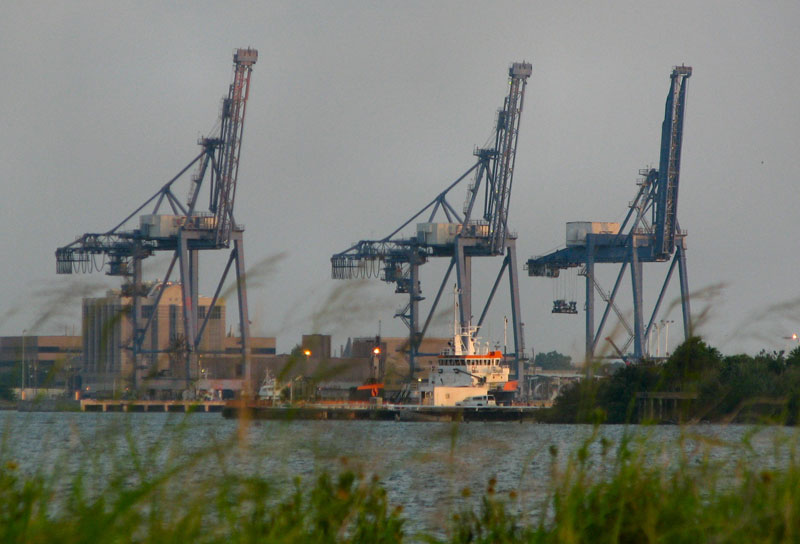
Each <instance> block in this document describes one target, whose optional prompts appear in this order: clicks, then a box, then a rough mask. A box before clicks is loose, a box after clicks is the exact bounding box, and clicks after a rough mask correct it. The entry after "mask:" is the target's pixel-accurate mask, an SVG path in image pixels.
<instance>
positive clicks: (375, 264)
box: [331, 62, 532, 376]
mask: <svg viewBox="0 0 800 544" xmlns="http://www.w3.org/2000/svg"><path fill="white" fill-rule="evenodd" d="M531 72H532V66H531V64H529V63H526V62H516V63H513V64H512V65H511V67H510V68H509V71H508V77H509V91H508V95H507V96H506V98H505V100H504V103H503V107H502V109H501V110H500V111H499V112H498V115H497V123H496V124H495V130H494V143H493V145H491V146H490V147H486V148H479V149H476V150H475V151H474V156H475V157H476V159H477V160H476V162H475V163H474V164H473V165H472V166H471V167H470V168H469V169H468V170H467V171H466V172H464V173H463V174H462V175H461V176H460V177H459V178H458V179H456V180H455V181H454V182H452V183H451V184H450V185H449V186H448V187H447V188H446V189H445V190H444V191H442V192H441V193H439V194H438V195H437V196H436V197H435V198H434V199H433V200H431V201H430V202H429V203H428V204H427V205H426V206H425V207H424V208H422V209H421V210H420V211H418V212H417V213H416V214H414V215H413V216H412V217H411V218H410V219H408V220H407V221H406V222H404V223H403V224H402V225H400V226H399V227H398V228H397V229H395V230H394V231H392V232H391V233H390V234H389V235H387V236H385V237H384V238H381V239H379V240H361V241H359V242H357V243H356V244H354V245H353V246H351V247H350V248H348V249H346V250H345V251H342V252H340V253H336V254H334V255H333V256H332V257H331V271H332V277H333V278H334V279H351V278H367V277H378V278H380V279H381V280H383V281H385V282H387V283H394V284H395V286H396V288H395V292H396V293H401V294H406V295H408V303H407V304H406V305H405V307H404V308H403V309H402V310H400V311H398V312H397V314H396V315H395V317H400V318H401V319H402V320H403V322H404V323H405V324H406V326H407V327H408V329H409V341H408V354H409V365H410V374H409V375H410V376H411V375H413V373H414V370H415V359H416V358H417V357H418V356H419V355H422V354H421V353H420V352H419V346H420V344H421V342H422V339H423V338H424V336H425V333H426V332H427V329H428V326H429V325H430V322H431V318H432V317H433V314H434V312H435V311H436V307H437V305H438V303H439V300H440V298H441V295H442V292H443V290H444V289H445V287H446V285H447V282H448V279H449V278H450V275H451V273H452V271H453V269H454V268H455V269H456V277H457V285H458V290H459V294H458V297H459V309H460V315H459V319H460V321H461V323H460V325H461V326H462V327H468V326H470V325H471V320H472V263H471V260H472V258H473V257H495V256H502V257H503V262H502V265H501V268H500V271H499V273H498V274H497V277H496V279H495V282H494V285H493V287H492V289H491V292H490V294H489V296H488V298H487V300H486V303H485V305H484V308H483V310H482V312H481V315H480V318H479V319H478V322H477V325H476V331H475V334H477V331H478V330H480V327H481V325H482V324H483V321H484V319H485V318H486V314H487V311H488V309H489V307H490V305H491V302H492V299H493V298H494V295H495V293H496V291H497V288H498V286H499V283H500V281H501V279H502V277H503V275H504V273H505V272H506V271H508V276H509V286H510V295H511V313H512V323H513V328H514V330H513V332H514V353H513V358H514V361H515V363H516V365H517V372H518V375H520V376H521V375H522V364H523V363H522V360H523V353H524V351H525V346H524V340H523V333H522V319H521V317H520V304H519V283H518V280H517V261H516V238H517V236H516V234H515V233H513V232H510V231H509V229H508V212H509V207H510V203H511V187H512V182H513V178H514V164H515V161H516V151H517V140H518V138H519V127H520V119H521V116H522V109H523V102H524V98H525V86H526V85H527V80H528V78H529V77H530V75H531ZM470 176H473V178H472V183H471V184H469V188H468V192H467V200H466V203H465V205H464V207H463V210H462V212H459V211H458V210H457V209H456V208H455V207H454V206H453V205H451V204H450V202H449V201H448V200H447V197H448V195H449V194H450V191H451V190H453V188H455V187H456V186H457V185H459V184H460V183H461V182H462V181H463V180H464V179H467V178H469V177H470ZM484 180H485V181H484ZM481 190H482V191H483V192H482V194H483V199H482V200H483V214H482V216H480V218H478V217H476V215H477V213H476V212H478V211H479V210H478V209H476V205H477V204H478V201H479V195H480V194H481ZM426 212H430V213H429V214H428V216H427V218H425V219H426V221H425V222H420V223H417V225H416V226H417V233H416V236H411V237H403V236H401V234H400V233H401V231H403V229H405V228H406V227H408V226H409V225H410V224H411V223H412V222H414V221H417V220H419V218H421V217H423V214H425V213H426ZM442 216H443V217H442ZM437 218H440V219H441V220H440V221H437ZM434 257H445V258H449V259H450V265H449V267H448V268H447V272H446V273H445V276H444V278H443V279H442V282H441V284H440V286H439V290H438V291H437V293H436V296H435V298H434V300H433V303H432V305H431V308H430V310H429V312H428V315H427V317H426V319H425V321H424V323H423V324H422V325H421V320H420V311H419V303H420V301H422V300H423V297H422V290H421V287H420V281H419V267H420V265H422V264H424V263H426V262H427V261H428V259H430V258H434ZM420 325H421V326H420ZM509 355H511V354H509Z"/></svg>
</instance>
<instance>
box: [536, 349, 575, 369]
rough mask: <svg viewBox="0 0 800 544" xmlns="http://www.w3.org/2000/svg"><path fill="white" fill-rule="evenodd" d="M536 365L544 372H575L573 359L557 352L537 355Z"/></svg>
mask: <svg viewBox="0 0 800 544" xmlns="http://www.w3.org/2000/svg"><path fill="white" fill-rule="evenodd" d="M534 365H535V366H538V367H540V368H542V369H544V370H574V367H573V366H572V357H570V356H569V355H564V354H563V353H559V352H557V351H549V352H547V353H537V354H536V357H535V358H534Z"/></svg>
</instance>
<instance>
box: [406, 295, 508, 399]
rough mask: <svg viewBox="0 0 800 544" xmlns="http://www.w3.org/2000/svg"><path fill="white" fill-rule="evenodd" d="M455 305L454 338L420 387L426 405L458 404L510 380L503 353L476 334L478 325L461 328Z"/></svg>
mask: <svg viewBox="0 0 800 544" xmlns="http://www.w3.org/2000/svg"><path fill="white" fill-rule="evenodd" d="M457 312H458V305H457V303H455V304H454V316H453V341H452V342H450V345H449V346H448V347H447V348H446V349H444V350H442V352H441V353H440V354H439V357H438V358H437V360H436V363H435V364H433V365H432V366H431V372H430V375H429V376H428V382H427V383H426V384H423V385H422V386H421V387H420V393H421V395H422V398H421V401H422V403H423V404H428V405H433V406H455V404H456V402H460V401H462V400H464V399H466V398H467V397H473V396H478V395H486V394H487V392H488V391H489V390H491V389H498V388H502V387H503V386H504V385H505V384H506V382H508V374H509V369H508V367H507V366H505V365H503V364H502V363H503V353H502V352H501V351H500V350H499V349H495V350H491V349H490V346H489V343H488V342H480V341H478V339H477V338H476V337H475V333H476V331H477V328H476V327H463V328H461V327H459V326H458V319H457Z"/></svg>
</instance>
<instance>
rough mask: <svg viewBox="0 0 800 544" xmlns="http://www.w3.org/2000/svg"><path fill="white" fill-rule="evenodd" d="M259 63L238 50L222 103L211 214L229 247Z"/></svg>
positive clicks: (255, 56) (250, 52)
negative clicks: (246, 118) (249, 106)
mask: <svg viewBox="0 0 800 544" xmlns="http://www.w3.org/2000/svg"><path fill="white" fill-rule="evenodd" d="M256 60H258V51H256V50H255V49H237V50H236V53H235V54H234V56H233V64H234V76H233V83H231V86H230V89H229V90H228V97H227V98H226V99H225V100H224V102H223V104H222V124H221V127H220V140H221V141H222V150H221V153H220V165H219V166H220V169H219V170H220V172H219V178H218V182H217V184H216V191H214V193H213V195H214V196H213V199H212V203H211V211H212V212H213V213H214V214H215V219H216V225H217V243H218V244H221V245H226V246H227V245H228V243H229V241H230V235H231V228H232V227H233V226H234V225H235V222H234V219H233V204H234V200H235V198H236V179H237V177H238V175H239V152H240V151H241V147H242V131H243V130H244V116H245V111H246V108H247V97H248V95H249V91H250V74H251V73H252V71H253V65H254V64H255V63H256Z"/></svg>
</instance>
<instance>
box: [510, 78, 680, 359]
mask: <svg viewBox="0 0 800 544" xmlns="http://www.w3.org/2000/svg"><path fill="white" fill-rule="evenodd" d="M691 75H692V68H691V67H690V66H676V67H675V68H674V69H673V70H672V74H671V75H670V87H669V92H668V94H667V101H666V108H665V113H664V122H663V124H662V126H661V155H660V160H659V164H658V170H656V169H653V168H651V169H644V170H640V171H639V174H640V176H641V179H640V180H639V181H638V182H637V183H638V185H639V190H638V192H637V194H636V198H635V199H634V200H633V201H632V202H631V203H630V204H629V206H630V210H629V211H628V214H627V216H626V217H625V220H624V222H623V223H622V225H618V224H616V223H589V222H580V223H567V247H566V248H564V249H560V250H558V251H555V252H553V253H550V254H548V255H543V256H539V257H533V258H531V259H529V260H528V262H527V264H526V268H527V270H528V275H529V276H540V277H549V278H556V277H558V275H559V271H560V270H564V269H567V268H572V267H583V268H582V270H581V274H582V275H584V276H585V277H586V360H587V361H591V360H592V359H593V358H594V353H595V350H596V348H597V345H598V341H599V340H600V338H601V335H602V331H603V327H604V326H605V323H606V321H607V319H608V317H609V314H610V312H611V311H613V312H614V313H615V314H616V315H617V317H618V319H619V320H620V323H621V325H622V326H623V327H624V328H625V329H626V331H627V332H628V335H629V339H628V341H627V342H626V343H625V344H624V347H623V348H622V350H621V352H623V353H624V352H625V351H626V350H627V349H628V347H629V346H630V343H631V342H633V358H634V359H637V360H638V359H641V358H642V357H643V356H647V355H649V354H648V350H647V346H646V339H647V338H649V336H650V332H651V331H652V329H653V326H654V323H655V320H656V317H657V315H658V312H659V309H660V308H661V304H662V302H663V300H664V295H665V292H666V290H667V287H668V285H669V282H670V279H671V278H672V275H673V272H674V271H675V268H676V267H677V268H678V275H679V278H680V291H681V309H682V312H683V331H684V336H685V337H686V338H688V337H689V336H690V335H691V315H690V308H689V284H688V277H687V273H686V235H687V233H686V231H682V230H681V229H680V226H679V224H678V187H679V179H680V162H681V147H682V141H683V117H684V111H685V108H686V84H687V82H688V79H689V77H691ZM670 259H671V264H670V266H669V269H668V271H667V274H666V277H665V279H664V282H663V284H662V287H661V290H660V292H659V295H658V298H657V299H656V301H655V304H654V306H653V309H652V314H651V315H650V319H649V320H648V321H647V324H646V325H645V323H644V320H643V315H644V306H643V293H642V264H643V263H656V262H666V261H669V260H670ZM601 263H615V264H621V265H622V266H621V267H620V270H619V273H618V274H617V279H616V282H615V284H614V287H613V289H612V290H611V292H610V293H607V292H606V291H604V290H603V288H602V287H601V286H600V285H599V283H598V282H597V280H596V278H595V271H594V267H595V264H601ZM628 267H630V269H631V285H632V291H633V326H632V327H631V325H630V324H629V323H628V321H627V320H626V319H625V317H624V316H623V314H622V312H620V311H619V308H618V307H617V306H616V304H615V300H616V296H617V293H618V291H619V287H620V284H621V282H622V278H623V276H624V274H625V271H626V269H627V268H628ZM595 291H597V292H598V293H599V294H600V296H601V297H602V299H603V300H604V302H605V303H606V306H605V310H604V312H603V316H602V318H601V319H600V324H599V326H598V327H597V330H595V328H594V293H595ZM558 302H563V301H556V303H558ZM558 307H559V304H555V307H554V310H553V311H554V312H558V311H559V309H558ZM569 313H574V312H569Z"/></svg>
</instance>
